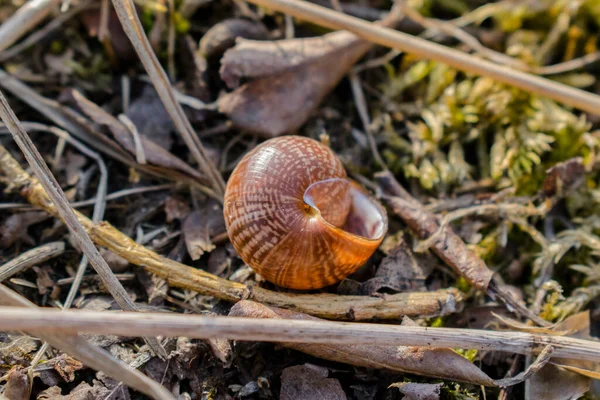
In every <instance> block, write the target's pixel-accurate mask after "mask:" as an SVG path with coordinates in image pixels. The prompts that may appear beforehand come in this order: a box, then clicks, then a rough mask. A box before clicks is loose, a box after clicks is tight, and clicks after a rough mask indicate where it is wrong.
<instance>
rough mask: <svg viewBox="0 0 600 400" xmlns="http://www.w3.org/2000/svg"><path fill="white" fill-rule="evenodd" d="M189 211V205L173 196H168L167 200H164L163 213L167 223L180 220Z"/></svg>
mask: <svg viewBox="0 0 600 400" xmlns="http://www.w3.org/2000/svg"><path fill="white" fill-rule="evenodd" d="M189 213H190V207H189V206H188V204H187V202H186V201H183V200H182V199H180V198H177V197H173V196H169V197H167V200H165V214H166V216H167V222H168V223H171V222H173V221H175V220H178V221H182V220H183V219H185V217H187V216H188V214H189Z"/></svg>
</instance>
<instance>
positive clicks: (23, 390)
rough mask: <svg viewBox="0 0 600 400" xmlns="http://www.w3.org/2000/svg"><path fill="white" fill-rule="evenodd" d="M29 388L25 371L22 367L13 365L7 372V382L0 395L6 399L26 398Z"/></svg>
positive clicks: (20, 399)
mask: <svg viewBox="0 0 600 400" xmlns="http://www.w3.org/2000/svg"><path fill="white" fill-rule="evenodd" d="M30 393H31V390H30V385H29V377H28V376H27V371H26V370H25V369H24V368H22V367H14V368H13V369H11V370H10V371H9V373H8V382H7V383H6V387H5V388H4V392H3V393H2V395H4V397H6V398H7V399H8V400H28V399H29V396H30Z"/></svg>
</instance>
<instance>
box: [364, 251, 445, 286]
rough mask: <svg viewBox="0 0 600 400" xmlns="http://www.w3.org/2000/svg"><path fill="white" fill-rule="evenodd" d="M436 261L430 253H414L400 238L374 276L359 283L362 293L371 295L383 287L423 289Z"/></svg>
mask: <svg viewBox="0 0 600 400" xmlns="http://www.w3.org/2000/svg"><path fill="white" fill-rule="evenodd" d="M437 263H438V261H437V260H436V259H434V256H433V255H431V254H430V253H425V254H415V253H413V251H412V249H411V248H410V247H409V246H408V245H407V243H406V241H405V240H401V241H400V242H399V243H398V244H397V245H396V247H394V248H393V249H392V250H391V251H390V254H388V255H387V256H386V257H385V258H384V259H383V260H382V261H381V264H380V265H379V268H378V269H377V272H376V273H375V277H373V278H371V279H369V280H367V281H366V282H364V283H362V284H361V285H360V292H361V294H363V295H371V294H373V293H375V292H377V291H379V290H381V289H383V288H386V289H391V290H394V291H396V292H417V291H423V290H425V280H426V279H427V277H428V276H429V274H430V273H431V272H432V271H433V268H434V267H435V265H436V264H437Z"/></svg>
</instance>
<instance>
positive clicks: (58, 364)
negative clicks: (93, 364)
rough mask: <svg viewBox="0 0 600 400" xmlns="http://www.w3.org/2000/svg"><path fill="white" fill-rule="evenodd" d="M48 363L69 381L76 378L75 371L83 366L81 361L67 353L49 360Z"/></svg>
mask: <svg viewBox="0 0 600 400" xmlns="http://www.w3.org/2000/svg"><path fill="white" fill-rule="evenodd" d="M48 365H51V366H52V367H53V368H54V369H55V370H56V372H58V373H59V375H60V376H61V377H62V378H63V379H64V380H65V381H67V382H73V380H75V371H79V370H80V369H82V368H83V364H82V363H81V362H80V361H77V360H76V359H74V358H73V357H70V356H68V355H66V354H61V355H60V356H58V357H55V358H53V359H52V360H50V361H48Z"/></svg>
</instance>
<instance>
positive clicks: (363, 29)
mask: <svg viewBox="0 0 600 400" xmlns="http://www.w3.org/2000/svg"><path fill="white" fill-rule="evenodd" d="M248 1H249V2H251V3H254V4H258V5H261V6H263V7H267V8H269V9H271V10H274V11H280V12H283V13H286V14H290V15H292V16H294V17H297V18H300V19H303V20H306V21H310V22H311V23H314V24H319V25H322V26H325V27H328V28H331V29H343V30H346V31H350V32H352V33H354V34H356V35H358V36H360V37H362V38H364V39H367V40H369V41H371V42H373V43H377V44H380V45H382V46H386V47H390V48H394V49H397V50H401V51H405V52H407V53H412V54H414V55H416V56H418V57H421V58H425V59H431V60H435V61H439V62H442V63H445V64H448V65H449V66H451V67H453V68H456V69H458V70H461V71H465V72H469V73H473V74H476V75H481V76H487V77H490V78H493V79H495V80H497V81H499V82H502V83H506V84H509V85H512V86H515V87H517V88H519V89H522V90H525V91H528V92H532V93H536V94H538V95H541V96H546V97H549V98H551V99H553V100H556V101H559V102H562V103H564V104H566V105H569V106H572V107H575V108H578V109H580V110H583V111H587V112H589V113H591V114H594V115H600V96H598V95H595V94H592V93H589V92H585V91H583V90H580V89H575V88H573V87H570V86H567V85H564V84H561V83H557V82H554V81H551V80H548V79H545V78H541V77H538V76H535V75H531V74H528V73H525V72H521V71H516V70H512V69H510V68H507V67H506V66H501V65H496V64H494V63H492V62H490V61H487V60H482V59H480V58H477V57H475V56H472V55H469V54H465V53H463V52H461V51H458V50H455V49H452V48H449V47H446V46H442V45H439V44H436V43H432V42H430V41H428V40H425V39H421V38H418V37H414V36H411V35H408V34H405V33H402V32H398V31H394V30H392V29H389V28H385V27H383V26H380V25H376V24H373V23H370V22H367V21H363V20H361V19H359V18H355V17H351V16H349V15H345V14H341V13H339V12H336V11H333V10H329V9H327V8H325V7H320V6H317V5H315V4H310V3H308V2H306V1H299V0H248Z"/></svg>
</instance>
